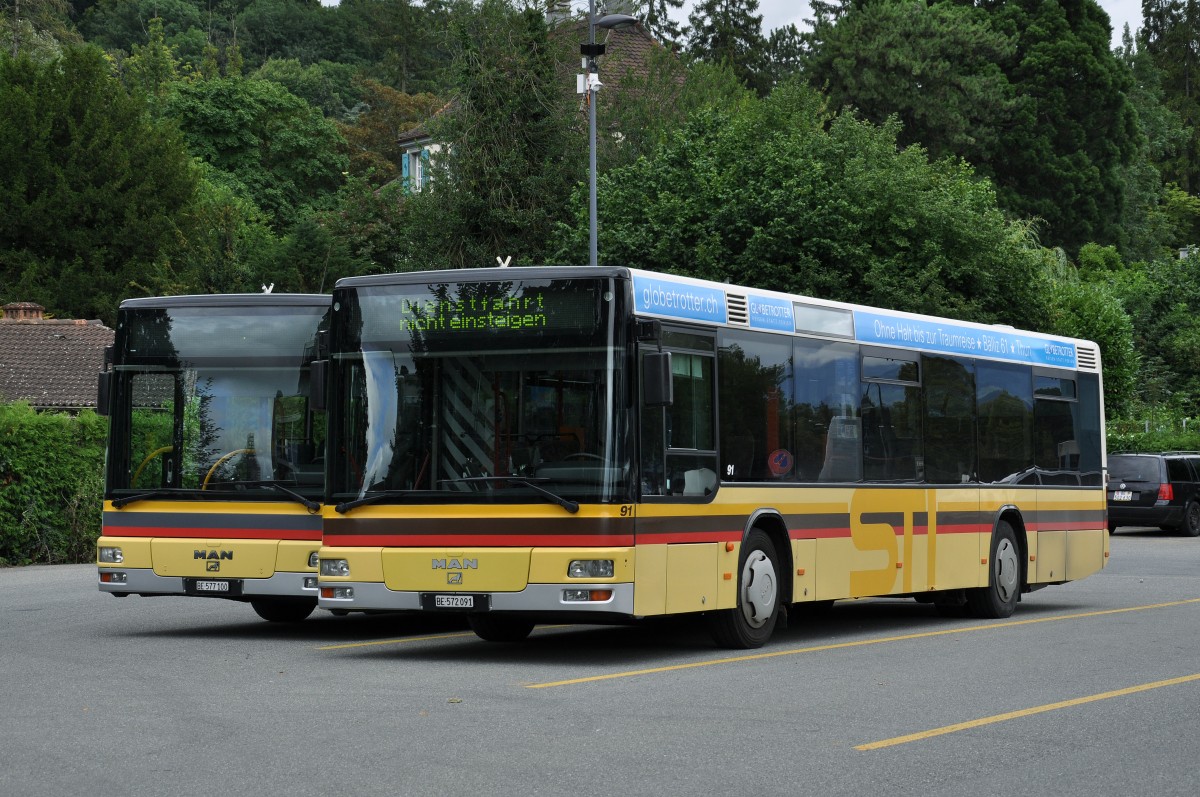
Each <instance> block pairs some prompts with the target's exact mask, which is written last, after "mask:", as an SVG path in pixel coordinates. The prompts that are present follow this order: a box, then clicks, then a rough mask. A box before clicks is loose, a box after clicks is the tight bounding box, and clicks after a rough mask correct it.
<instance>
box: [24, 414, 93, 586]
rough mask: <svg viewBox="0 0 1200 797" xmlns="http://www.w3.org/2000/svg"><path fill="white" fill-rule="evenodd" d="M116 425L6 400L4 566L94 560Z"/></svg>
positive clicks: (86, 415)
mask: <svg viewBox="0 0 1200 797" xmlns="http://www.w3.org/2000/svg"><path fill="white" fill-rule="evenodd" d="M107 435H108V420H107V419H106V418H102V417H100V416H99V415H96V413H94V412H92V411H90V410H84V411H83V412H81V413H80V414H79V415H66V414H61V413H50V412H37V411H35V410H34V409H33V408H32V407H30V406H29V405H28V404H26V403H24V402H15V403H12V404H4V403H0V565H27V564H35V563H39V564H56V563H62V562H90V561H94V559H95V545H96V538H97V537H98V536H100V520H101V512H102V509H103V505H104V504H103V495H104V444H105V438H106V437H107Z"/></svg>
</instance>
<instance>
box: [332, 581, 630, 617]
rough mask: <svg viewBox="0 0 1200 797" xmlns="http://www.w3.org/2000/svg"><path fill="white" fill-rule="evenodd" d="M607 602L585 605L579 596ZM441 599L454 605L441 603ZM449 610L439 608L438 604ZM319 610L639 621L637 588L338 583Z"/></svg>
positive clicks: (614, 585)
mask: <svg viewBox="0 0 1200 797" xmlns="http://www.w3.org/2000/svg"><path fill="white" fill-rule="evenodd" d="M582 592H587V593H589V598H591V597H592V596H593V595H595V596H596V597H599V596H600V595H602V594H603V593H604V592H609V593H611V594H609V595H608V596H607V597H606V598H605V599H602V600H591V599H588V600H580V599H579V597H580V593H582ZM467 596H470V597H472V598H473V599H474V602H473V603H472V605H471V606H470V607H464V606H462V605H459V606H454V605H453V604H455V603H459V601H456V600H453V599H455V598H460V597H467ZM438 598H449V599H451V600H444V601H438V600H437V599H438ZM438 603H442V604H445V605H444V606H443V608H438V607H437V604H438ZM317 605H318V606H319V607H320V608H322V609H330V610H332V611H422V610H424V611H428V612H430V613H440V612H447V613H449V612H455V611H458V612H463V611H465V612H468V613H469V612H473V611H476V612H477V611H493V612H524V613H530V614H547V615H554V614H558V613H562V614H588V613H595V614H607V615H626V616H630V617H632V616H634V612H633V584H628V583H623V584H529V585H528V586H526V587H525V589H523V590H521V591H520V592H485V593H456V592H450V591H445V592H436V593H435V592H409V591H400V590H393V589H388V587H387V585H385V584H382V583H378V582H363V581H337V582H323V583H322V584H321V591H320V598H319V600H318V602H317Z"/></svg>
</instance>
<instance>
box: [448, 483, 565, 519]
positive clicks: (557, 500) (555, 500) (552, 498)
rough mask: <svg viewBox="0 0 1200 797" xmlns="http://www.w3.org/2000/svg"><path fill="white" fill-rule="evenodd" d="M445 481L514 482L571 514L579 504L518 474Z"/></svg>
mask: <svg viewBox="0 0 1200 797" xmlns="http://www.w3.org/2000/svg"><path fill="white" fill-rule="evenodd" d="M447 481H448V482H449V483H451V484H463V483H466V484H516V485H518V486H520V487H528V488H529V489H530V490H533V491H534V492H535V493H537V494H538V495H540V496H542V497H543V498H545V499H546V500H547V501H549V502H550V503H552V504H558V505H559V506H561V507H562V508H563V509H565V510H567V511H568V512H570V513H571V514H572V515H573V514H575V513H576V512H578V511H579V504H578V503H576V502H575V501H569V500H567V499H566V498H563V497H562V496H561V495H555V494H554V493H552V492H550V491H549V490H547V489H546V488H545V487H539V486H538V485H537V484H535V483H534V480H533V479H526V478H522V477H520V476H464V477H463V478H461V479H448V480H447ZM537 481H539V482H547V481H550V480H549V479H537Z"/></svg>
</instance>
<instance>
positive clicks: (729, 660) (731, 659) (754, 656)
mask: <svg viewBox="0 0 1200 797" xmlns="http://www.w3.org/2000/svg"><path fill="white" fill-rule="evenodd" d="M1189 603H1200V598H1190V599H1188V600H1182V601H1172V602H1170V603H1152V604H1149V605H1147V606H1130V607H1127V608H1124V609H1104V610H1101V611H1096V612H1081V613H1079V614H1060V615H1055V616H1053V617H1034V618H1032V619H1029V620H1010V621H1008V622H1004V623H991V624H989V625H973V626H968V627H967V628H946V629H942V630H940V631H924V632H921V633H918V634H901V635H900V636H889V637H879V638H876V639H860V640H858V641H855V642H836V643H834V644H830V645H815V646H812V647H806V648H790V649H788V650H772V651H767V652H765V653H751V654H747V655H744V656H728V657H725V658H720V659H707V660H705V661H694V662H689V663H688V664H671V665H668V666H665V667H649V668H646V669H642V670H628V671H625V672H613V673H608V674H606V675H591V676H587V677H585V678H571V679H568V680H565V681H550V682H547V683H540V684H526V688H527V689H548V688H550V687H553V686H573V685H575V684H586V683H594V682H596V681H611V680H615V679H617V678H632V677H634V676H638V675H654V674H657V673H664V672H676V671H678V670H690V669H694V668H696V667H712V666H714V665H719V664H734V663H737V662H742V661H758V660H760V659H773V658H776V657H779V656H794V655H796V654H799V653H819V652H821V651H825V650H840V649H844V648H857V647H863V646H865V645H879V644H883V643H885V642H904V641H907V640H911V639H926V638H929V637H937V636H947V635H949V634H965V633H967V632H969V631H992V630H995V629H998V628H1013V627H1015V626H1020V625H1034V624H1036V623H1050V622H1056V621H1059V620H1079V619H1083V618H1086V617H1100V616H1103V615H1106V614H1122V613H1124V612H1141V611H1146V610H1148V609H1165V608H1168V607H1171V606H1184V605H1187V604H1189Z"/></svg>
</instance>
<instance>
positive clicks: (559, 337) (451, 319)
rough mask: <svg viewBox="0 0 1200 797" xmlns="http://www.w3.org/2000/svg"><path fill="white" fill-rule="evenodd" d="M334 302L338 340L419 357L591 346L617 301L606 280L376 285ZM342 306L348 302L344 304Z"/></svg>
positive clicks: (358, 289) (353, 290)
mask: <svg viewBox="0 0 1200 797" xmlns="http://www.w3.org/2000/svg"><path fill="white" fill-rule="evenodd" d="M350 291H351V292H350V293H349V295H345V296H342V295H339V296H337V297H335V306H334V316H335V319H336V320H335V323H337V324H345V325H346V326H345V327H344V328H343V329H344V332H345V333H346V334H345V335H343V336H339V337H340V338H341V339H342V340H343V341H345V342H346V343H350V341H352V340H353V339H354V338H355V337H356V335H355V333H356V332H357V338H358V340H357V341H356V342H357V343H358V345H359V346H361V347H364V348H374V347H376V346H381V345H385V344H388V345H394V344H404V345H406V346H411V347H412V348H413V349H415V350H425V351H435V350H459V351H461V350H463V349H464V347H465V348H466V349H472V348H479V349H495V348H514V347H516V348H526V347H542V346H546V345H568V344H569V342H570V341H576V342H585V341H592V340H593V339H594V338H595V336H596V334H597V333H598V332H599V331H600V330H601V329H603V328H604V326H605V325H606V324H607V321H608V318H609V317H610V315H611V313H612V311H613V309H612V308H613V305H614V296H613V288H612V286H611V283H610V281H609V280H607V279H579V280H573V279H568V280H520V281H506V282H464V283H437V284H427V285H376V286H369V287H362V288H351V289H350ZM343 299H344V300H345V301H343Z"/></svg>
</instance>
